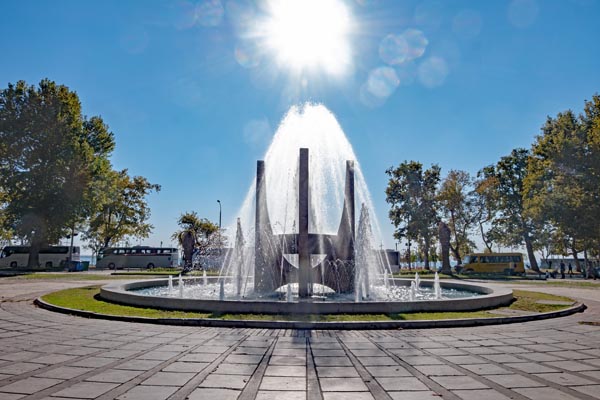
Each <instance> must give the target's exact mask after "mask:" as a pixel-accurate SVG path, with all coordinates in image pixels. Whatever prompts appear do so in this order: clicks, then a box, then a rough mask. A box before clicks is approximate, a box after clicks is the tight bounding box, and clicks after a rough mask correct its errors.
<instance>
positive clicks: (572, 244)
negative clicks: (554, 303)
mask: <svg viewBox="0 0 600 400" xmlns="http://www.w3.org/2000/svg"><path fill="white" fill-rule="evenodd" d="M599 158H600V96H598V95H596V96H594V97H593V98H592V100H591V101H586V102H585V107H584V112H583V114H581V115H579V116H576V115H575V114H574V113H573V112H572V111H571V110H567V111H565V112H562V113H559V114H558V115H557V116H556V117H555V118H551V117H548V119H547V120H546V123H545V124H544V126H542V133H541V135H539V136H538V137H537V138H536V142H535V143H534V144H533V146H532V154H531V157H530V158H529V163H528V165H527V168H528V176H527V179H526V182H525V198H526V206H527V211H528V213H529V215H530V216H531V217H532V218H536V219H538V220H540V221H543V222H544V223H548V224H550V225H552V226H553V227H554V228H555V229H556V231H557V233H559V234H560V235H561V236H562V237H563V240H562V242H563V243H565V244H566V246H567V247H568V249H569V251H570V252H571V253H572V254H573V257H574V258H575V260H576V261H575V263H576V267H577V269H578V270H579V269H580V265H579V260H578V253H579V252H581V251H583V252H584V255H585V256H587V252H588V250H589V249H590V248H591V247H596V248H598V247H599V246H600V241H599V239H600V161H599ZM559 240H560V239H559Z"/></svg>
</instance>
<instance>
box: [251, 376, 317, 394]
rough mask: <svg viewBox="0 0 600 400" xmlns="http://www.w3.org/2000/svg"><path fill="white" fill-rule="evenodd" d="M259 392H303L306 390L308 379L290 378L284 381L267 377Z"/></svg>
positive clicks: (275, 377) (276, 377) (263, 380)
mask: <svg viewBox="0 0 600 400" xmlns="http://www.w3.org/2000/svg"><path fill="white" fill-rule="evenodd" d="M259 390H284V391H303V390H306V378H305V377H297V376H296V377H291V376H288V377H285V378H283V379H282V378H281V377H278V376H265V377H263V379H262V382H261V383H260V387H259Z"/></svg>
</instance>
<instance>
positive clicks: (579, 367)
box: [544, 361, 598, 372]
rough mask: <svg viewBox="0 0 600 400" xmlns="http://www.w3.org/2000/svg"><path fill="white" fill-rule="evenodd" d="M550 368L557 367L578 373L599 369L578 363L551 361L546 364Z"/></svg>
mask: <svg viewBox="0 0 600 400" xmlns="http://www.w3.org/2000/svg"><path fill="white" fill-rule="evenodd" d="M544 364H546V365H548V366H550V367H556V368H559V369H564V370H567V371H572V372H578V371H592V370H595V369H598V367H595V366H592V365H589V364H584V363H581V362H577V361H551V362H546V363H544Z"/></svg>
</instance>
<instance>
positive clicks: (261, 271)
mask: <svg viewBox="0 0 600 400" xmlns="http://www.w3.org/2000/svg"><path fill="white" fill-rule="evenodd" d="M267 224H268V225H269V226H268V227H267ZM268 228H270V223H269V220H268V210H267V184H266V178H265V162H264V161H263V160H259V161H257V162H256V218H255V222H254V291H255V292H256V293H265V292H267V291H268V290H269V289H270V287H268V286H270V285H269V284H268V282H267V281H266V278H267V276H268V274H266V273H265V272H266V270H267V268H270V267H271V265H268V260H267V259H266V258H267V254H266V249H265V246H266V245H267V242H266V241H267V240H269V238H267V235H268V230H269V229H268Z"/></svg>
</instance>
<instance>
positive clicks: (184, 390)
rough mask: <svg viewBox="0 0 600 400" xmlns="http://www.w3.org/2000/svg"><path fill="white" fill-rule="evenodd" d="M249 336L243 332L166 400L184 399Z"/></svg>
mask: <svg viewBox="0 0 600 400" xmlns="http://www.w3.org/2000/svg"><path fill="white" fill-rule="evenodd" d="M248 337H249V335H247V334H245V335H244V336H243V337H242V338H241V339H239V340H238V341H237V342H235V344H233V345H232V346H231V347H229V349H228V350H227V351H225V352H224V353H222V354H221V355H220V356H219V357H217V358H216V359H215V360H214V361H213V362H211V363H210V364H208V365H207V366H206V367H205V368H204V369H203V370H202V371H200V372H199V373H198V374H196V375H195V376H193V377H192V378H191V379H190V380H189V381H187V383H186V384H185V385H183V386H181V387H180V388H179V389H177V391H176V392H175V393H173V394H172V395H171V396H169V398H168V400H185V399H187V397H188V396H189V395H190V394H191V393H192V392H193V391H194V390H195V389H196V388H197V387H198V385H199V384H200V383H202V381H204V380H205V379H206V377H207V376H208V375H209V374H210V373H211V372H213V371H214V370H215V369H216V368H217V367H218V366H219V364H221V363H222V362H223V360H225V358H227V356H229V355H230V354H231V353H233V351H234V350H235V349H237V348H238V347H239V345H240V344H242V343H243V342H244V340H246V339H247V338H248Z"/></svg>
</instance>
